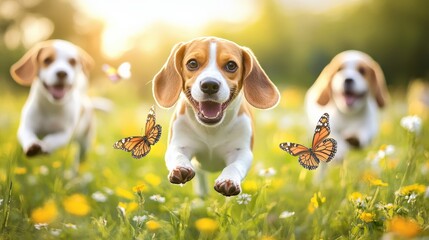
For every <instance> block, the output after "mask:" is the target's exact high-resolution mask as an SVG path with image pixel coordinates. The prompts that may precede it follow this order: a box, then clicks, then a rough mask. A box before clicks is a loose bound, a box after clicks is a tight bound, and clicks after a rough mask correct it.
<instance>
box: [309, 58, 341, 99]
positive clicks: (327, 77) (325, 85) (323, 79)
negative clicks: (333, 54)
mask: <svg viewBox="0 0 429 240" xmlns="http://www.w3.org/2000/svg"><path fill="white" fill-rule="evenodd" d="M339 67H340V66H339V62H338V61H335V60H333V61H331V62H330V63H329V64H328V65H326V67H325V68H323V70H322V72H321V73H320V75H319V77H318V78H317V79H316V81H315V82H314V84H313V86H312V87H311V88H312V89H315V90H316V91H318V95H317V103H318V104H319V105H321V106H325V105H326V104H328V102H329V101H330V99H331V94H332V93H331V80H332V78H333V77H334V74H335V73H336V72H337V71H338V69H339Z"/></svg>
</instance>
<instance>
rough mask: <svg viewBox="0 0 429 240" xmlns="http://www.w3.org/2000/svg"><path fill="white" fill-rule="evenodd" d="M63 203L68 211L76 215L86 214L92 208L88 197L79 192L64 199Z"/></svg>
mask: <svg viewBox="0 0 429 240" xmlns="http://www.w3.org/2000/svg"><path fill="white" fill-rule="evenodd" d="M63 205H64V209H65V210H66V212H68V213H70V214H73V215H76V216H85V215H87V214H88V213H89V212H90V210H91V208H90V206H89V204H88V201H87V200H86V197H85V196H84V195H82V194H79V193H76V194H73V195H71V196H69V197H67V198H66V199H64V200H63Z"/></svg>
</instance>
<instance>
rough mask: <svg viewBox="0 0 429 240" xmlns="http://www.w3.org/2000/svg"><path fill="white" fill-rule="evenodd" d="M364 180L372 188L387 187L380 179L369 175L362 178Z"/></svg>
mask: <svg viewBox="0 0 429 240" xmlns="http://www.w3.org/2000/svg"><path fill="white" fill-rule="evenodd" d="M364 180H365V181H367V182H369V184H370V185H372V186H377V187H387V186H388V184H387V183H385V182H383V181H382V180H381V179H378V178H376V177H374V176H373V175H371V174H366V175H365V176H364Z"/></svg>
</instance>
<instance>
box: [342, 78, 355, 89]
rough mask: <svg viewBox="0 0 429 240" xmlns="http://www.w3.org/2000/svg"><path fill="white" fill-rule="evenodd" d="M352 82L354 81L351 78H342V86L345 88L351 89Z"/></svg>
mask: <svg viewBox="0 0 429 240" xmlns="http://www.w3.org/2000/svg"><path fill="white" fill-rule="evenodd" d="M354 83H355V82H354V80H353V78H346V79H345V80H344V88H345V89H346V90H351V89H352V88H353V85H354Z"/></svg>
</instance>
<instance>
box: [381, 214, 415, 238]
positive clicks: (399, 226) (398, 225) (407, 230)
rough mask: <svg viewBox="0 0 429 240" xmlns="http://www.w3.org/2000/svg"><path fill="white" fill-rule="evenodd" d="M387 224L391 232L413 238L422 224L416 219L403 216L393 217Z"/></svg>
mask: <svg viewBox="0 0 429 240" xmlns="http://www.w3.org/2000/svg"><path fill="white" fill-rule="evenodd" d="M387 226H388V227H387V228H388V231H389V232H394V233H396V234H398V235H400V236H402V237H406V238H413V237H415V236H417V234H419V232H420V231H421V228H420V225H419V224H418V223H417V222H416V221H415V220H413V219H407V218H403V217H394V218H392V219H391V220H390V221H389V223H388V224H387Z"/></svg>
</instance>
